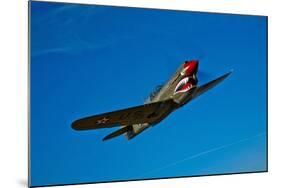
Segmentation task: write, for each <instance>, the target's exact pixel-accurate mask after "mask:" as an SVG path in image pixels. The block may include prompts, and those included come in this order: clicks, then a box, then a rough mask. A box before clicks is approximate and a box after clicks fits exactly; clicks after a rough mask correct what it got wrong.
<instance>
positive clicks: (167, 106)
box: [72, 60, 231, 141]
mask: <svg viewBox="0 0 281 188" xmlns="http://www.w3.org/2000/svg"><path fill="white" fill-rule="evenodd" d="M197 70H198V61H196V60H192V61H186V62H184V63H183V64H182V65H181V66H180V67H179V68H178V70H177V71H176V73H175V74H174V75H173V76H172V78H171V79H170V80H169V81H168V82H167V83H166V84H165V85H163V86H162V87H159V88H158V89H157V90H156V91H154V92H153V93H152V94H151V95H150V97H149V98H148V99H147V100H146V102H145V103H144V105H141V106H136V107H132V108H127V109H124V110H118V111H114V112H108V113H104V114H99V115H94V116H90V117H86V118H83V119H79V120H77V121H74V122H73V123H72V128H73V129H75V130H77V131H81V130H91V129H100V128H111V127H116V126H121V129H119V130H117V131H115V132H113V133H111V134H109V135H108V136H106V137H105V138H104V139H103V140H104V141H105V140H108V139H111V138H114V137H117V136H119V135H122V134H124V135H125V137H126V138H127V139H128V140H130V139H132V138H134V137H135V136H137V135H138V134H140V133H141V132H142V131H144V130H145V129H147V128H149V127H151V126H154V125H156V124H158V123H160V122H161V121H162V120H163V119H164V118H166V117H167V116H168V115H169V114H170V113H172V112H173V111H175V110H176V109H178V108H180V107H182V106H183V105H185V104H186V103H188V102H190V101H191V100H193V99H195V98H196V97H198V96H199V95H201V94H203V93H204V92H206V91H208V90H209V89H211V88H213V87H214V86H216V85H217V84H218V83H220V82H221V81H223V80H224V79H225V78H226V77H227V76H228V75H229V74H230V73H231V72H228V73H226V74H224V75H223V76H221V77H219V78H217V79H215V80H213V81H211V82H209V83H206V84H204V85H202V86H199V87H198V86H197V82H198V80H197V76H196V75H197Z"/></svg>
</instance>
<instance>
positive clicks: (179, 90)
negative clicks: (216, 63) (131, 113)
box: [125, 60, 198, 139]
mask: <svg viewBox="0 0 281 188" xmlns="http://www.w3.org/2000/svg"><path fill="white" fill-rule="evenodd" d="M197 70H198V61H196V60H192V61H186V62H184V63H183V64H181V65H180V67H179V68H178V69H177V71H176V72H175V73H174V75H173V76H172V77H171V79H170V80H169V81H168V82H167V83H166V84H165V85H163V86H162V87H161V88H158V90H157V92H153V93H152V95H150V97H149V98H148V99H147V100H146V101H145V104H148V103H154V102H158V101H164V100H169V99H173V100H174V102H175V103H176V104H177V108H179V107H181V106H183V105H184V104H186V103H187V102H189V101H190V100H191V98H192V94H193V92H194V91H195V89H196V87H197V77H196V74H197ZM175 109H176V108H175ZM150 126H153V125H151V124H147V123H145V124H134V125H132V130H131V131H128V132H127V133H126V134H125V136H126V137H127V138H128V139H131V138H133V137H135V136H136V135H138V134H139V133H141V132H142V131H144V130H145V129H147V128H148V127H150Z"/></svg>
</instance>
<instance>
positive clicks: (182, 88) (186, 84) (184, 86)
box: [174, 77, 194, 94]
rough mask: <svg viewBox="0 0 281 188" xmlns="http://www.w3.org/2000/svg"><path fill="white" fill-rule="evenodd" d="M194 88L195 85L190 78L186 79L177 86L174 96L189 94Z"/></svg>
mask: <svg viewBox="0 0 281 188" xmlns="http://www.w3.org/2000/svg"><path fill="white" fill-rule="evenodd" d="M193 87H194V85H193V84H192V81H191V80H190V78H189V77H185V78H183V79H182V80H181V81H180V82H179V83H178V84H177V86H176V88H175V92H174V94H177V93H183V92H187V91H189V90H190V89H191V88H193Z"/></svg>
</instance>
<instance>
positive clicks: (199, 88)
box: [192, 71, 232, 99]
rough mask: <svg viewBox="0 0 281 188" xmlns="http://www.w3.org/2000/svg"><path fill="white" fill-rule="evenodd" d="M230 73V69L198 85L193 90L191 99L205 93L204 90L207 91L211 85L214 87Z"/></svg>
mask: <svg viewBox="0 0 281 188" xmlns="http://www.w3.org/2000/svg"><path fill="white" fill-rule="evenodd" d="M231 73H232V71H230V72H228V73H226V74H224V75H222V76H221V77H219V78H217V79H215V80H212V81H210V82H209V83H207V84H204V85H202V86H200V87H198V88H197V90H196V91H195V92H194V95H193V96H192V99H194V98H195V97H198V96H199V95H201V94H203V93H205V92H206V91H208V90H209V89H212V88H213V87H215V86H216V85H217V84H219V83H220V82H222V81H223V80H224V79H226V78H227V77H228V76H229V75H230V74H231Z"/></svg>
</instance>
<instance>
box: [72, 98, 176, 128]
mask: <svg viewBox="0 0 281 188" xmlns="http://www.w3.org/2000/svg"><path fill="white" fill-rule="evenodd" d="M174 109H175V102H174V101H173V100H166V101H160V102H156V103H150V104H145V105H141V106H137V107H132V108H127V109H124V110H118V111H114V112H109V113H104V114H99V115H94V116H91V117H86V118H83V119H79V120H77V121H74V122H73V123H72V128H73V129H75V130H90V129H100V128H110V127H115V126H120V125H132V124H140V123H149V124H154V123H157V122H159V121H161V120H162V119H163V118H164V117H166V116H167V115H168V114H169V113H170V112H172V111H173V110H174Z"/></svg>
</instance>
